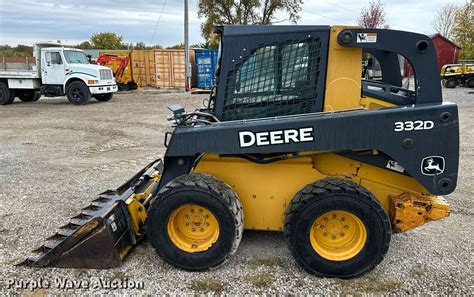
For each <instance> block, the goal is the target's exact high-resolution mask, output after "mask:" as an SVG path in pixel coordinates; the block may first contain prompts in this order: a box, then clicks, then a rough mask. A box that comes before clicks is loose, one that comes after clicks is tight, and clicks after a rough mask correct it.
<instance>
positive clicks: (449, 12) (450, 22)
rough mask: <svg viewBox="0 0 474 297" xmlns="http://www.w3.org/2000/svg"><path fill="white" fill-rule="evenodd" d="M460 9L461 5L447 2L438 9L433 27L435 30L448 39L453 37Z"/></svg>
mask: <svg viewBox="0 0 474 297" xmlns="http://www.w3.org/2000/svg"><path fill="white" fill-rule="evenodd" d="M458 10H459V6H458V5H456V4H454V3H447V4H445V5H444V6H443V7H442V8H441V9H440V10H439V11H438V13H437V14H436V17H435V19H434V21H433V27H434V29H435V31H436V32H438V33H439V34H441V35H443V36H444V37H446V38H448V39H452V38H453V29H454V26H455V25H456V14H457V12H458Z"/></svg>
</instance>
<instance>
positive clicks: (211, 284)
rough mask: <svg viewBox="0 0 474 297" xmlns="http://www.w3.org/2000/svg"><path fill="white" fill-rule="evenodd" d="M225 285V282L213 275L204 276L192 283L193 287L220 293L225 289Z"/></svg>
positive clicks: (198, 289) (197, 289)
mask: <svg viewBox="0 0 474 297" xmlns="http://www.w3.org/2000/svg"><path fill="white" fill-rule="evenodd" d="M225 286H226V284H225V283H224V282H221V281H219V280H217V279H215V278H211V277H207V278H202V279H200V280H196V281H193V282H192V283H191V289H193V290H194V291H197V292H205V293H210V292H213V293H217V294H219V293H221V292H222V291H223V290H224V288H225Z"/></svg>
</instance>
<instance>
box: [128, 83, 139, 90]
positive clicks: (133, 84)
mask: <svg viewBox="0 0 474 297" xmlns="http://www.w3.org/2000/svg"><path fill="white" fill-rule="evenodd" d="M136 89H138V85H137V83H136V82H134V81H129V82H128V83H127V90H129V91H133V90H136Z"/></svg>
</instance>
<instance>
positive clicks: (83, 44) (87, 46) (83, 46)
mask: <svg viewBox="0 0 474 297" xmlns="http://www.w3.org/2000/svg"><path fill="white" fill-rule="evenodd" d="M77 48H80V49H92V48H93V46H92V44H91V43H90V42H89V41H84V42H81V43H79V44H78V45H77Z"/></svg>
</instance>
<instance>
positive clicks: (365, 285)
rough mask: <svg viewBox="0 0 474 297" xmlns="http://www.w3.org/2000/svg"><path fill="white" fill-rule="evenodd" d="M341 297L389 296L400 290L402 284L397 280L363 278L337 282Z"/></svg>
mask: <svg viewBox="0 0 474 297" xmlns="http://www.w3.org/2000/svg"><path fill="white" fill-rule="evenodd" d="M336 283H338V284H339V286H340V287H341V295H344V296H345V295H351V296H362V295H367V294H375V295H379V294H387V293H391V292H394V291H396V290H398V289H399V288H400V287H401V286H402V282H401V281H400V280H398V279H395V278H384V277H361V278H358V279H351V280H341V279H339V280H337V281H336Z"/></svg>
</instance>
